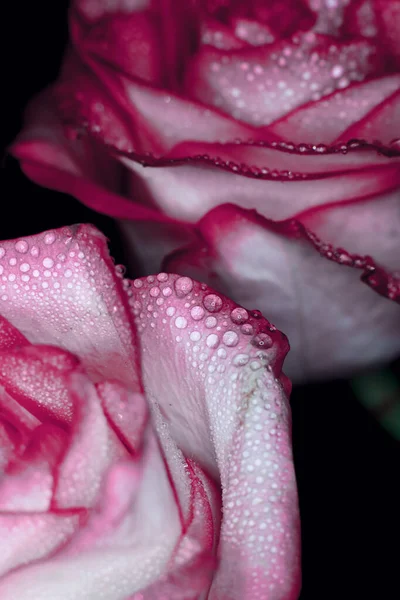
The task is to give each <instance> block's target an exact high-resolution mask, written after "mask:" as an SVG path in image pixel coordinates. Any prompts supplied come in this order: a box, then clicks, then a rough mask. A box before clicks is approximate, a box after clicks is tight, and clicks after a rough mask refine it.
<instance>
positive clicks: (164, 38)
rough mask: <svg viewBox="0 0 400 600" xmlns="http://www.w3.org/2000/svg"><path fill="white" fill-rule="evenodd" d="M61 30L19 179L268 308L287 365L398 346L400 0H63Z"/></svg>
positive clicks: (309, 373) (312, 373)
mask: <svg viewBox="0 0 400 600" xmlns="http://www.w3.org/2000/svg"><path fill="white" fill-rule="evenodd" d="M70 36H71V43H70V46H69V48H68V50H67V52H66V56H65V60H64V63H63V66H62V69H61V73H60V76H59V79H58V81H57V82H56V83H55V84H54V85H52V86H51V87H50V88H49V89H48V90H46V91H45V92H44V93H43V94H42V95H41V96H40V97H39V98H37V99H36V100H35V101H34V103H33V104H32V106H31V107H30V109H29V110H28V112H27V118H26V126H25V129H24V130H23V132H22V134H21V135H20V136H19V138H18V140H17V141H16V143H15V144H14V145H13V147H12V152H13V154H14V155H15V156H16V157H17V158H18V159H19V160H20V161H21V165H22V168H23V170H24V172H25V173H26V174H27V175H28V176H29V177H30V178H31V179H33V180H34V181H36V182H37V183H39V184H41V185H44V186H47V187H50V188H54V189H57V190H60V191H63V192H67V193H69V194H72V195H73V196H75V197H76V198H79V199H80V200H81V201H83V202H84V203H85V204H87V205H88V206H90V207H92V208H94V209H96V210H98V211H100V212H104V213H106V214H109V215H112V216H113V217H115V218H117V219H119V220H120V221H121V224H122V229H123V235H124V237H125V240H126V243H127V244H128V247H129V249H130V253H131V261H132V264H135V268H136V269H141V271H140V272H141V273H142V274H148V273H151V272H154V271H156V270H160V268H163V269H165V270H168V271H174V272H179V273H181V274H185V275H191V276H194V277H196V278H197V279H200V280H202V281H207V282H208V283H209V284H210V285H212V286H213V287H214V288H216V289H218V290H220V291H222V292H224V293H226V294H227V295H228V296H231V297H233V298H234V299H235V300H236V301H237V302H239V303H241V304H243V305H244V306H246V307H247V308H252V307H253V306H260V307H261V308H262V309H266V310H267V311H268V315H269V316H270V317H271V318H272V320H273V321H274V322H275V323H276V324H277V326H278V327H279V328H280V329H281V330H282V331H284V332H285V333H286V334H287V335H288V336H289V339H290V341H291V352H290V354H289V358H288V363H287V364H288V372H289V374H290V375H291V376H292V377H294V378H295V380H297V381H301V380H304V379H310V378H315V377H326V376H333V375H340V374H341V375H346V374H347V375H348V374H350V373H351V372H353V371H355V370H357V369H360V368H363V367H367V366H371V365H373V364H375V363H379V362H383V361H387V360H389V359H391V358H393V357H394V356H396V354H397V353H398V351H399V349H400V318H399V317H400V313H399V307H398V306H397V305H396V304H395V303H394V302H390V301H389V300H387V299H386V298H385V296H387V297H389V298H391V299H392V300H396V299H397V300H398V299H399V298H400V284H399V278H398V270H399V268H400V209H399V202H400V199H399V189H400V42H399V40H400V2H399V0H337V1H336V2H331V1H328V0H308V1H307V0H286V2H282V0H269V1H268V2H266V1H265V0H243V1H240V0H237V1H234V0H208V1H207V0H204V1H199V0H198V1H196V0H174V1H173V2H172V1H171V2H164V1H161V0H153V1H151V0H114V1H112V2H110V1H108V0H107V1H106V0H74V1H73V2H72V4H71V9H70ZM355 140H363V141H355ZM360 275H361V276H362V280H361V281H360ZM377 292H378V293H377Z"/></svg>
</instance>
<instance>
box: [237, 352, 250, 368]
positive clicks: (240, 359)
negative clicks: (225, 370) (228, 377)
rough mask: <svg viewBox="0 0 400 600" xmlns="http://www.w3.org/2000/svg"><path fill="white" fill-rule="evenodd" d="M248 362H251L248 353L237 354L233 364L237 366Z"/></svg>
mask: <svg viewBox="0 0 400 600" xmlns="http://www.w3.org/2000/svg"><path fill="white" fill-rule="evenodd" d="M248 362H249V355H248V354H237V355H236V356H235V357H234V359H233V364H234V365H235V366H236V367H242V366H244V365H247V363H248Z"/></svg>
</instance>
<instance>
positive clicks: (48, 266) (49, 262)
mask: <svg viewBox="0 0 400 600" xmlns="http://www.w3.org/2000/svg"><path fill="white" fill-rule="evenodd" d="M53 265H54V260H53V259H52V258H50V257H48V256H47V257H46V258H44V259H43V266H44V267H46V269H51V267H52V266H53Z"/></svg>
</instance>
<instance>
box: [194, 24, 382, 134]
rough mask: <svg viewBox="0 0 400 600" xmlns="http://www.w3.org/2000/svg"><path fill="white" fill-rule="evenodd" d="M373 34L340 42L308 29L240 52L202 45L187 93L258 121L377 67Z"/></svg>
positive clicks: (316, 97) (242, 118) (263, 122)
mask: <svg viewBox="0 0 400 600" xmlns="http://www.w3.org/2000/svg"><path fill="white" fill-rule="evenodd" d="M380 60H381V59H380V58H379V57H378V49H377V47H376V46H375V44H374V43H373V42H371V41H368V40H355V41H349V42H336V41H335V40H333V39H332V38H330V37H328V36H323V35H319V34H315V33H314V32H308V33H306V34H298V35H297V36H296V37H293V38H292V39H291V40H289V41H287V40H284V41H280V42H277V43H276V44H268V45H264V46H261V47H257V48H245V49H244V50H237V51H235V52H232V51H229V52H226V51H222V50H215V49H212V48H209V47H207V48H203V49H202V50H201V51H200V52H198V54H197V55H196V57H195V59H194V61H193V64H192V65H191V66H190V67H189V68H188V71H187V75H186V77H187V79H186V90H187V93H188V95H190V96H192V97H194V98H197V99H198V100H201V101H202V102H205V103H206V104H209V105H211V106H215V107H217V108H219V109H221V110H223V111H224V112H226V113H228V114H230V115H232V116H233V117H234V118H236V119H238V120H240V121H244V122H246V123H250V124H253V125H256V126H261V125H269V124H270V123H272V122H273V121H275V120H276V119H278V118H280V117H282V116H283V115H285V114H286V113H288V112H289V111H292V110H293V109H295V108H296V107H298V106H301V105H302V104H304V103H306V102H309V101H311V100H320V99H321V98H322V97H323V96H326V95H327V94H329V93H331V92H332V91H334V90H337V89H343V88H346V87H347V86H348V85H349V84H350V83H351V82H352V81H362V80H363V79H365V77H367V76H371V75H373V74H374V73H376V72H377V71H378V68H379V66H380Z"/></svg>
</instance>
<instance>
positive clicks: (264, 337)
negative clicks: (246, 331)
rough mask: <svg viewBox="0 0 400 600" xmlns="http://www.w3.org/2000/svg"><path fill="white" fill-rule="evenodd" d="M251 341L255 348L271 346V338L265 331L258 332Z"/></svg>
mask: <svg viewBox="0 0 400 600" xmlns="http://www.w3.org/2000/svg"><path fill="white" fill-rule="evenodd" d="M251 343H252V344H253V346H256V347H257V348H271V346H272V339H271V337H270V336H269V335H268V334H267V333H258V334H257V335H255V336H254V338H253V339H252V340H251Z"/></svg>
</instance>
